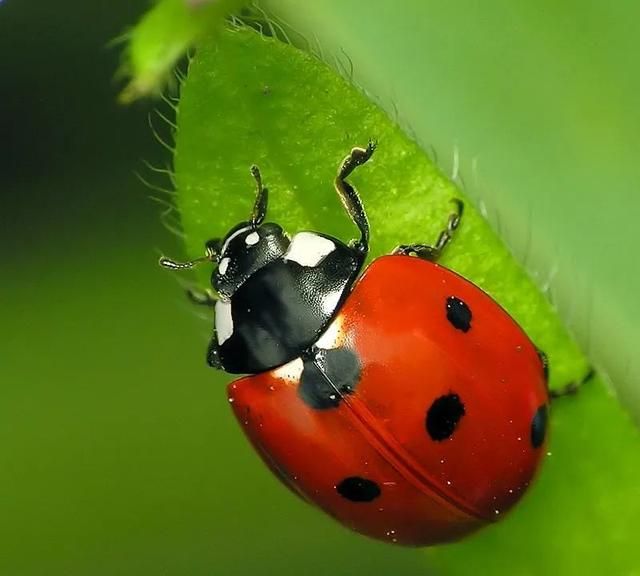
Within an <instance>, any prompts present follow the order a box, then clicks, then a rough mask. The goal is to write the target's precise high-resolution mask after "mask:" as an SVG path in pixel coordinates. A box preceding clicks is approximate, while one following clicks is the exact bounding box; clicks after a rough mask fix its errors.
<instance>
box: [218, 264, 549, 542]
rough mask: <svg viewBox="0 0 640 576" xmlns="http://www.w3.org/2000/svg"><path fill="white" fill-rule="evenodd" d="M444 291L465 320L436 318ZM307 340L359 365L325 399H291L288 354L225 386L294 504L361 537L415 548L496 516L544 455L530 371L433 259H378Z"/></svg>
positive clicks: (538, 377)
mask: <svg viewBox="0 0 640 576" xmlns="http://www.w3.org/2000/svg"><path fill="white" fill-rule="evenodd" d="M452 297H453V298H455V299H456V300H457V301H461V302H462V303H464V305H465V306H466V308H467V310H468V311H469V312H470V321H469V323H468V325H467V326H466V327H460V326H458V327H456V325H455V323H456V322H455V318H454V321H452V319H451V318H449V316H448V314H447V311H448V309H447V303H448V302H450V299H451V298H452ZM462 328H466V330H465V329H462ZM320 344H321V345H322V347H324V348H329V349H331V348H347V349H349V350H351V351H352V352H353V354H354V355H355V356H356V357H357V359H358V362H359V364H360V372H359V378H358V382H357V383H356V385H355V386H354V387H353V390H349V391H348V392H349V393H343V394H341V395H340V398H339V401H338V402H337V405H336V406H335V407H331V408H327V409H321V410H319V409H316V408H313V407H311V406H309V405H308V404H307V403H305V402H304V401H303V400H302V399H301V397H300V390H299V382H300V378H301V374H302V370H303V363H302V360H299V359H298V360H294V361H293V362H290V363H289V364H287V365H285V366H283V367H280V368H277V369H274V370H271V371H268V372H264V373H261V374H257V375H253V376H249V377H246V378H242V379H240V380H237V381H235V382H233V383H232V384H230V386H229V388H228V394H229V400H230V402H231V406H232V408H233V411H234V413H235V415H236V417H237V418H238V421H239V422H240V424H241V426H242V428H243V429H244V431H245V433H246V434H247V436H248V438H249V439H250V441H251V442H252V444H253V445H254V447H255V448H256V450H257V452H258V453H259V454H260V455H261V457H262V458H263V460H264V461H265V462H266V463H267V465H268V466H269V467H270V468H271V470H272V471H273V472H274V473H275V474H276V475H277V476H278V477H279V478H280V479H281V480H282V481H283V482H284V483H285V484H286V485H288V486H289V487H290V488H291V489H293V490H294V491H295V492H296V493H298V494H299V495H300V496H302V497H303V498H304V499H305V500H307V501H309V502H311V503H313V504H315V505H317V506H318V507H320V508H321V509H323V510H325V511H326V512H327V513H328V514H330V515H331V516H333V517H334V518H336V519H337V520H338V521H340V522H341V523H342V524H344V525H346V526H348V527H350V528H352V529H354V530H356V531H358V532H360V533H362V534H366V535H368V536H371V537H374V538H378V539H381V540H386V541H389V542H396V543H399V544H404V545H413V546H426V545H431V544H436V543H442V542H449V541H452V540H456V539H458V538H461V537H463V536H465V535H467V534H469V533H471V532H473V531H475V530H477V529H479V528H481V527H482V526H484V525H486V524H487V523H490V522H493V521H496V520H498V519H500V518H501V517H502V516H503V515H504V513H505V512H507V511H508V510H509V509H510V508H511V507H512V506H513V505H514V504H515V503H516V502H517V501H518V500H519V499H520V498H521V497H522V495H523V493H524V492H525V490H526V488H527V487H528V486H529V484H530V482H531V480H532V478H533V476H534V474H535V472H536V469H537V468H538V466H539V464H540V461H541V459H542V457H543V455H544V453H545V434H544V432H545V430H544V428H545V424H546V410H547V405H548V402H549V396H548V390H547V383H546V380H545V373H544V365H543V362H542V360H541V358H540V356H539V355H538V352H537V350H536V348H535V346H534V345H533V343H532V342H531V340H530V339H529V338H528V336H527V335H526V334H525V332H524V331H523V330H522V329H521V328H520V327H519V326H518V324H517V323H516V322H515V321H514V320H513V319H512V318H511V317H510V316H509V315H508V314H507V313H506V312H505V311H504V310H503V309H502V308H501V307H500V306H499V305H498V304H497V303H496V302H495V301H494V300H492V299H491V298H490V297H489V296H488V295H487V294H486V293H484V292H483V291H482V290H481V289H479V288H478V287H477V286H475V285H474V284H472V283H471V282H469V281H468V280H465V279H464V278H463V277H461V276H459V275H457V274H456V273H454V272H452V271H450V270H448V269H446V268H444V267H442V266H440V265H438V264H436V263H433V262H429V261H425V260H421V259H418V258H415V257H410V256H401V255H394V256H385V257H382V258H379V259H377V260H375V261H374V262H373V263H372V264H371V266H369V268H368V269H367V270H366V271H365V273H364V274H363V275H362V277H361V278H360V279H359V280H358V281H357V283H356V284H355V285H354V287H353V289H352V292H351V293H350V295H349V296H348V297H347V299H346V301H345V302H344V304H343V305H342V307H341V308H340V310H339V312H338V314H337V315H336V317H335V318H334V319H333V321H332V323H331V324H330V326H329V327H328V329H327V330H326V331H325V333H324V334H323V336H321V338H320V341H319V345H320ZM443 399H444V400H443ZM438 402H440V404H437V403H438ZM447 402H449V403H450V404H451V403H453V410H447V409H446V408H447ZM443 403H444V405H445V409H444V411H443V410H440V411H439V410H438V408H441V407H442V405H443ZM434 404H435V407H434ZM449 408H451V405H449ZM430 413H431V416H430ZM430 418H432V419H433V420H434V421H435V424H436V430H435V436H434V430H433V429H431V428H430V427H429V425H430V424H433V422H429V420H430ZM438 425H439V426H440V430H438V428H437V426H438ZM440 432H442V434H440ZM439 434H440V435H439Z"/></svg>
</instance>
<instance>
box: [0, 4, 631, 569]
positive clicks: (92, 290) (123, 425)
mask: <svg viewBox="0 0 640 576" xmlns="http://www.w3.org/2000/svg"><path fill="white" fill-rule="evenodd" d="M114 4H115V5H114ZM270 4H272V5H273V6H274V7H276V8H277V9H280V10H282V11H283V13H285V14H287V15H288V17H289V19H292V20H295V24H296V25H297V26H300V27H301V28H302V29H305V27H306V28H307V29H308V28H312V29H313V28H314V27H317V28H318V30H320V29H322V30H324V31H325V33H324V35H323V37H322V41H323V43H324V44H325V46H326V47H327V48H333V49H335V50H336V52H339V51H340V48H344V49H345V50H346V51H347V52H348V53H349V56H350V57H351V58H352V60H353V61H354V64H355V69H356V76H357V77H358V79H359V80H361V81H362V82H363V83H365V84H367V85H368V86H369V87H371V89H372V90H374V92H375V93H376V95H377V96H379V97H380V98H381V99H382V100H383V101H385V102H386V103H387V104H388V105H389V103H390V102H394V103H395V104H396V105H397V106H398V107H399V109H400V112H401V113H402V114H403V116H404V117H405V119H408V122H409V124H411V126H412V128H413V129H414V130H415V131H416V132H417V133H419V134H423V135H425V136H421V137H422V138H423V139H425V138H427V139H426V142H425V145H429V144H433V145H434V146H435V148H436V150H437V151H438V155H439V157H440V162H441V164H442V165H443V166H444V167H445V168H447V169H450V168H451V165H452V163H453V162H452V155H453V148H454V144H457V145H458V146H459V147H460V150H461V165H462V168H463V169H464V171H465V173H466V175H467V179H466V184H467V187H468V188H469V190H470V192H471V193H472V195H475V196H476V197H477V198H482V199H483V200H484V201H485V202H486V203H487V204H488V205H489V206H490V217H491V218H492V219H493V220H494V223H495V224H496V226H498V227H501V228H502V231H503V233H504V235H505V237H506V238H507V239H508V240H509V241H510V243H511V245H512V246H513V248H514V251H515V252H516V254H519V255H520V256H522V257H523V259H524V260H527V261H528V262H529V264H531V265H532V267H533V269H534V270H539V271H540V274H544V275H545V276H544V277H545V278H546V275H551V271H552V270H556V271H557V272H556V273H555V276H554V277H553V278H551V281H552V282H553V283H554V288H555V293H556V295H557V298H558V299H559V300H560V305H561V311H562V310H564V313H565V317H566V318H567V320H568V323H569V325H571V326H572V327H574V328H575V330H576V333H577V334H579V335H581V338H582V342H583V344H584V345H585V347H588V348H590V349H591V351H592V353H594V354H595V355H596V356H597V357H598V360H600V361H601V362H602V363H603V364H606V366H607V367H608V370H609V371H610V372H611V373H612V375H613V376H614V381H616V382H619V383H621V387H622V389H623V391H624V392H625V397H626V399H627V405H628V406H629V407H630V408H632V409H635V408H636V407H637V403H636V401H635V394H636V388H635V387H634V386H633V382H634V381H635V380H634V378H633V375H634V374H635V373H636V372H637V366H638V364H637V358H638V357H637V354H635V355H633V356H632V355H631V354H630V351H633V350H634V348H633V344H634V342H636V341H637V339H635V338H634V333H635V331H634V328H635V325H636V322H635V321H636V320H640V314H638V309H639V307H638V301H637V299H636V295H637V293H638V286H639V283H638V266H637V264H636V263H635V262H636V261H637V257H636V256H635V252H634V251H635V248H636V247H637V246H638V242H637V231H636V229H635V228H634V226H635V220H634V219H635V217H637V216H638V213H639V212H640V210H638V200H637V195H636V194H635V193H634V192H633V191H634V188H635V186H636V185H637V181H638V179H637V178H636V176H637V174H636V173H637V171H638V164H637V162H634V159H635V158H636V155H635V151H637V143H638V142H637V138H638V136H637V135H638V134H639V133H640V131H639V130H638V129H637V128H638V121H637V120H638V116H637V114H638V108H637V106H636V105H635V102H636V100H635V99H636V98H637V93H638V88H640V83H639V82H638V74H637V64H636V62H635V57H636V55H637V53H638V52H637V47H638V46H637V44H638V35H637V34H635V32H634V30H635V28H634V25H633V23H637V22H638V18H636V17H637V16H638V14H637V13H636V12H637V10H638V9H636V8H634V7H633V6H632V4H631V3H629V2H626V3H621V4H620V5H619V7H618V8H617V9H614V8H612V9H607V10H605V9H603V8H602V6H603V5H601V6H600V7H598V6H595V5H588V6H586V7H585V6H584V5H583V4H581V3H580V4H579V3H572V4H566V3H565V4H564V5H563V6H564V7H563V8H553V5H552V4H551V3H549V2H547V3H536V6H537V8H535V9H534V8H532V7H531V8H529V9H525V8H521V9H516V8H513V7H512V4H510V3H507V2H500V1H497V0H496V1H495V2H492V3H487V4H483V5H482V7H481V5H480V3H468V5H467V6H466V7H464V8H463V7H460V6H459V7H457V8H455V9H454V8H445V7H444V4H442V5H440V4H437V3H431V2H429V3H426V2H416V3H414V8H415V9H416V10H419V11H420V13H419V14H418V15H415V14H414V17H413V20H414V21H420V22H421V23H422V24H423V26H424V27H425V28H422V29H421V30H422V31H423V32H424V30H425V29H427V30H428V31H429V33H428V34H426V35H424V34H423V35H422V36H421V40H420V43H419V49H418V47H417V46H413V47H412V46H411V43H409V52H410V53H411V54H413V57H414V58H415V62H413V64H411V63H412V61H411V60H410V58H409V56H408V55H407V54H404V55H403V53H402V50H403V49H402V46H405V48H404V49H405V50H406V49H407V48H406V46H407V43H406V42H404V43H403V42H396V43H395V44H394V42H393V40H392V37H395V38H399V37H403V35H404V37H407V34H406V30H408V28H407V27H409V26H410V24H411V18H412V17H411V15H410V14H403V13H402V12H400V11H398V10H391V11H389V12H388V13H385V12H384V10H383V11H378V12H377V13H376V14H373V15H370V16H371V20H367V19H365V18H364V15H363V13H362V7H360V8H358V7H357V6H355V4H354V5H353V6H352V9H351V10H350V11H341V5H340V4H339V3H337V2H331V1H325V2H318V3H313V4H310V6H309V7H308V8H307V9H305V11H304V12H296V10H295V3H293V2H288V1H286V0H271V2H270ZM381 4H384V3H381ZM387 4H388V3H387ZM147 5H148V2H146V0H145V1H141V0H135V1H130V2H127V3H124V2H122V3H117V4H116V3H109V2H105V1H99V2H91V3H86V2H81V1H79V0H66V1H62V2H48V3H47V2H38V3H27V2H20V1H18V0H5V1H4V2H2V3H0V62H2V67H1V71H2V76H1V82H2V94H1V97H0V98H1V100H0V103H1V109H0V137H1V138H2V140H1V142H2V144H1V145H0V146H1V151H2V153H1V154H0V189H1V190H2V192H3V194H2V198H3V206H2V210H1V212H0V224H1V226H0V235H1V240H0V242H1V246H2V249H3V250H2V253H3V260H4V261H3V268H2V272H0V274H1V275H2V282H1V284H0V302H1V303H2V306H3V308H2V310H3V327H4V329H3V330H2V339H1V340H0V344H1V346H0V381H1V382H2V387H1V388H0V394H1V395H2V399H1V401H0V518H1V520H0V574H1V575H3V576H4V575H7V576H23V575H40V574H42V575H45V574H46V575H48V576H54V575H55V576H57V575H62V574H65V575H74V576H75V575H80V574H83V575H84V574H91V575H102V574H104V575H107V574H108V575H114V574H118V575H128V574H131V575H134V574H135V575H146V574H149V575H154V576H155V575H158V574H162V575H170V576H173V575H184V574H189V575H196V576H197V575H199V574H203V575H204V574H225V575H227V574H229V575H231V574H299V573H304V574H307V575H309V576H312V575H315V574H318V575H319V574H327V573H331V574H333V575H341V574H345V575H346V574H352V575H360V574H390V573H393V574H394V575H395V576H402V575H404V574H407V575H408V574H418V573H419V574H425V573H427V570H426V569H425V565H426V560H425V558H424V556H423V555H422V554H420V553H419V552H416V551H412V550H402V549H395V548H393V547H390V546H385V545H382V544H377V543H374V542H369V541H367V540H365V539H362V538H360V537H358V536H356V535H353V534H351V533H349V532H347V531H346V530H344V529H343V528H341V527H339V526H337V525H335V524H334V523H333V522H332V521H331V520H329V519H327V518H325V517H324V516H323V515H321V514H318V513H317V512H315V511H313V510H311V509H310V508H307V507H306V506H305V505H304V504H302V503H301V502H298V501H297V499H294V498H291V496H290V495H289V493H288V492H287V491H285V490H282V489H281V487H280V486H279V485H278V484H277V482H276V481H275V480H274V479H273V478H271V476H270V474H269V473H268V471H267V470H265V469H264V467H263V466H262V464H261V463H260V462H259V461H258V459H257V458H256V457H255V455H254V454H253V453H252V452H251V449H250V448H249V446H248V445H247V443H246V442H245V440H244V438H243V437H242V436H241V434H240V433H239V430H238V429H237V426H236V424H235V422H234V421H233V420H232V416H231V413H230V411H229V410H228V408H227V406H226V400H225V393H224V383H225V381H226V378H225V377H224V376H221V375H219V374H216V373H214V372H213V371H211V370H210V369H208V368H206V366H205V365H204V362H203V351H204V349H205V346H206V341H207V337H208V333H209V329H210V328H209V323H208V321H206V320H203V319H202V318H199V317H198V316H197V315H196V313H195V312H194V311H193V310H192V309H191V308H190V307H189V306H188V304H187V303H186V302H185V301H184V300H183V299H182V297H181V293H180V290H179V288H178V286H177V284H176V282H175V279H174V278H172V277H170V275H168V274H166V273H165V272H163V271H161V270H159V269H158V267H157V265H156V260H157V254H158V250H162V251H164V252H166V253H169V254H178V255H180V254H181V249H180V246H179V243H178V241H177V239H176V238H175V237H173V236H172V235H171V234H169V233H168V232H167V231H166V230H165V229H164V228H163V227H162V226H161V224H160V218H159V214H160V209H159V208H158V206H156V205H155V204H153V203H152V202H151V201H150V200H149V198H148V197H149V195H150V191H149V190H148V189H147V188H145V187H144V186H142V185H141V184H140V183H139V182H138V181H137V180H136V178H135V177H134V171H140V172H143V173H145V174H146V175H147V176H148V175H149V174H148V172H146V171H145V168H144V166H143V163H142V160H143V159H145V160H149V161H151V162H152V163H155V164H158V165H164V164H165V163H166V162H167V160H168V158H167V153H166V151H165V150H163V149H162V147H161V146H159V145H158V144H157V142H155V140H154V139H153V138H152V136H151V133H150V130H149V128H148V125H147V115H148V113H149V111H150V110H151V109H152V108H153V104H149V103H142V104H137V105H135V106H133V107H131V108H122V107H118V106H117V105H116V104H115V97H116V94H117V86H116V84H115V83H114V82H113V81H112V78H113V74H114V71H115V70H116V68H117V65H118V58H119V55H118V51H117V50H116V49H107V47H106V44H107V42H108V41H109V40H111V39H112V38H114V37H116V36H117V35H118V34H120V32H121V31H122V30H123V29H124V28H126V27H127V26H129V25H131V24H133V23H134V22H135V21H136V19H137V18H138V17H139V16H140V14H142V12H143V11H144V9H145V8H146V7H147ZM354 6H355V7H354ZM360 6H362V5H360ZM523 6H524V5H523ZM531 6H533V4H531ZM374 12H375V10H374ZM376 22H377V23H378V24H375V23H376ZM447 23H448V24H447ZM452 23H453V25H452ZM381 26H382V28H381ZM636 26H637V24H636ZM358 27H359V30H358V31H357V32H356V29H358ZM385 31H393V32H394V33H393V34H389V35H387V34H386V33H385ZM634 34H635V35H634ZM408 36H409V37H410V36H411V35H408ZM596 56H597V57H596ZM370 62H375V63H376V65H375V66H371V65H368V63H370ZM397 62H404V63H405V68H406V70H408V71H409V73H406V74H404V75H402V74H400V75H391V73H392V72H393V68H394V66H395V68H396V69H399V68H400V67H398V65H397ZM496 62H500V63H501V64H502V66H501V67H500V66H496V65H495V63H496ZM410 64H411V65H414V66H417V65H418V64H419V65H420V66H422V67H424V66H428V67H429V69H430V70H431V71H432V72H433V75H432V76H430V77H426V76H425V77H424V78H423V77H421V78H420V79H421V83H420V85H421V86H422V89H420V90H412V89H411V87H410V85H409V84H407V82H408V81H409V80H410V79H412V80H415V74H412V73H411V72H410V71H411V66H410ZM490 70H493V74H494V75H493V76H490V75H488V72H489V71H490ZM403 78H404V80H403ZM527 79H528V80H527ZM532 87H535V88H536V89H535V90H532ZM389 107H390V108H391V107H392V106H391V105H389ZM514 151H517V154H514V153H513V152H514ZM474 158H478V161H477V162H474ZM507 158H508V159H507ZM472 164H475V165H476V166H477V167H478V170H477V172H476V177H475V178H471V177H470V174H471V173H472V170H471V168H472ZM156 181H157V180H156ZM165 184H166V183H165ZM514 190H516V191H518V193H514ZM567 190H569V192H567V193H565V194H563V195H561V194H560V193H559V192H560V191H567ZM561 196H562V197H564V198H565V199H566V203H565V204H563V205H562V207H561V208H559V207H558V201H559V198H560V197H561ZM522 198H527V200H526V202H525V205H523V201H522ZM536 198H537V199H538V200H537V201H534V200H535V199H536ZM532 199H534V200H532ZM532 202H533V203H532ZM536 202H537V203H536ZM572 205H577V207H578V208H577V215H574V212H572V211H571V207H572ZM496 206H499V207H500V211H499V213H500V217H497V216H496V210H495V209H496ZM621 207H622V208H621ZM532 230H533V231H534V232H532ZM532 243H534V244H535V246H536V249H535V250H531V249H530V246H531V244H532ZM572 282H575V283H576V284H577V288H576V291H575V293H573V296H572V286H571V283H572ZM590 287H592V288H590ZM572 298H574V299H576V300H578V299H579V300H580V301H581V302H582V303H581V304H580V303H578V304H576V305H575V306H574V307H573V308H572V305H571V300H572ZM594 301H595V302H597V303H598V304H599V306H598V307H596V308H594V307H593V305H592V304H591V303H592V302H594ZM590 309H591V310H593V312H592V313H590V314H586V313H585V312H584V311H585V310H590ZM572 310H573V311H572ZM576 310H578V311H577V312H576ZM594 326H595V327H594ZM606 341H608V342H609V344H608V346H607V347H605V348H604V349H603V347H601V346H599V343H600V342H606ZM616 371H617V373H616Z"/></svg>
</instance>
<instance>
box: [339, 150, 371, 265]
mask: <svg viewBox="0 0 640 576" xmlns="http://www.w3.org/2000/svg"><path fill="white" fill-rule="evenodd" d="M375 149H376V142H374V141H373V140H369V143H368V144H367V147H366V148H353V149H352V150H351V152H350V153H349V155H348V156H347V157H346V158H345V159H344V160H343V161H342V163H341V164H340V168H339V169H338V175H337V176H336V179H335V182H334V185H335V188H336V192H337V193H338V196H339V197H340V201H341V202H342V205H343V206H344V208H345V210H346V211H347V213H348V214H349V217H350V218H351V220H352V221H353V223H354V224H355V225H356V226H357V227H358V230H360V240H357V241H355V242H354V248H355V249H356V250H358V252H360V253H361V254H363V255H366V254H367V252H368V251H369V220H368V219H367V214H366V212H365V211H364V206H363V205H362V201H361V200H360V196H358V192H357V191H356V189H355V188H354V187H353V186H352V185H351V184H349V182H347V180H346V178H347V177H348V176H349V175H350V174H351V173H352V172H353V171H354V170H355V169H356V168H357V167H358V166H361V165H362V164H364V163H365V162H366V161H367V160H369V158H371V156H372V154H373V152H374V151H375Z"/></svg>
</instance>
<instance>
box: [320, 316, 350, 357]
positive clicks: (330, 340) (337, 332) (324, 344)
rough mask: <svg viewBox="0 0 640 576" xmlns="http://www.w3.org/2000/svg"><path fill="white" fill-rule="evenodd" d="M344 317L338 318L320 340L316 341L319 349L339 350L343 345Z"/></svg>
mask: <svg viewBox="0 0 640 576" xmlns="http://www.w3.org/2000/svg"><path fill="white" fill-rule="evenodd" d="M342 323H343V318H342V316H338V317H337V318H335V319H334V320H333V322H331V324H329V326H328V327H327V329H326V330H325V331H324V332H323V333H322V334H321V335H320V338H318V340H317V341H316V346H317V347H318V348H324V349H325V350H330V349H332V348H339V347H340V346H341V344H342V342H341V340H343V338H344V334H343V333H342Z"/></svg>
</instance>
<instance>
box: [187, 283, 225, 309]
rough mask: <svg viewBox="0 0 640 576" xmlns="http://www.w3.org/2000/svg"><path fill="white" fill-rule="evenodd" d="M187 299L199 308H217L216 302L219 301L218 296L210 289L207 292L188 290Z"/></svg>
mask: <svg viewBox="0 0 640 576" xmlns="http://www.w3.org/2000/svg"><path fill="white" fill-rule="evenodd" d="M187 298H189V300H191V302H193V303H194V304H197V305H198V306H207V307H209V308H213V307H215V305H216V302H217V301H218V296H217V294H216V293H215V292H214V291H213V290H211V289H210V288H207V289H206V290H196V289H195V288H188V289H187Z"/></svg>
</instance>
